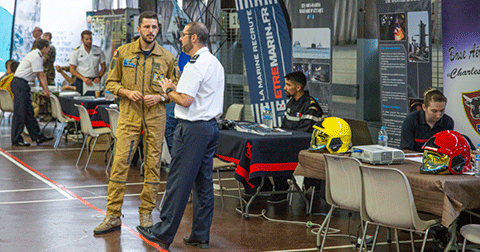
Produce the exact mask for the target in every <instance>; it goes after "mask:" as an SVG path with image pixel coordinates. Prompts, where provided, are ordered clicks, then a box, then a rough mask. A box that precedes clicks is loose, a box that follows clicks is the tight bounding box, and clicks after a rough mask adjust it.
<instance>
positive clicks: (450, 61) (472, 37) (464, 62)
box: [442, 0, 480, 145]
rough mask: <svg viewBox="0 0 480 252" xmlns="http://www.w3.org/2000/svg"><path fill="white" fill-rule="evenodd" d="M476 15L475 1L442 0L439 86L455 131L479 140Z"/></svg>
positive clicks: (479, 47)
mask: <svg viewBox="0 0 480 252" xmlns="http://www.w3.org/2000/svg"><path fill="white" fill-rule="evenodd" d="M479 15H480V9H479V8H478V1H467V0H458V1H453V2H450V1H443V2H442V36H443V85H444V93H445V96H446V97H447V99H448V102H447V107H446V113H447V114H448V115H449V116H451V117H452V118H453V120H454V121H455V131H458V132H460V133H462V134H464V135H467V136H468V137H469V138H470V139H471V140H472V141H473V143H474V144H475V145H476V144H478V143H479V142H480V85H479V83H480V23H479V22H476V21H475V20H476V17H478V16H479Z"/></svg>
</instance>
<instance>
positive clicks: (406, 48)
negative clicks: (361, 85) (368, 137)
mask: <svg viewBox="0 0 480 252" xmlns="http://www.w3.org/2000/svg"><path fill="white" fill-rule="evenodd" d="M430 8H431V7H430V0H418V1H409V0H377V12H378V24H379V29H378V30H379V32H380V34H379V37H378V39H379V57H380V59H379V62H380V87H381V92H380V93H381V106H382V109H381V111H382V124H383V126H385V127H386V128H387V133H388V136H389V139H388V145H389V146H392V147H397V148H398V147H400V135H401V127H402V123H403V121H404V120H405V117H406V116H407V114H408V113H409V99H418V98H422V97H423V92H424V91H425V90H426V89H428V88H430V87H431V86H432V63H431V58H432V56H431V43H430V32H431V31H430V27H431V25H430V20H431V15H430Z"/></svg>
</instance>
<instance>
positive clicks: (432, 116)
mask: <svg viewBox="0 0 480 252" xmlns="http://www.w3.org/2000/svg"><path fill="white" fill-rule="evenodd" d="M423 97H424V98H423V101H424V104H423V105H422V109H421V110H418V111H414V112H412V113H410V114H409V115H407V118H405V121H403V124H402V133H401V142H400V149H403V150H412V151H417V152H422V146H423V144H425V143H426V142H427V141H428V139H430V138H431V137H432V136H433V135H435V134H436V133H438V132H440V131H444V130H453V126H454V122H453V119H452V118H451V117H450V116H448V115H446V114H445V106H446V105H447V98H446V97H445V96H444V95H443V93H442V92H440V91H438V90H435V89H429V90H426V91H425V93H424V94H423Z"/></svg>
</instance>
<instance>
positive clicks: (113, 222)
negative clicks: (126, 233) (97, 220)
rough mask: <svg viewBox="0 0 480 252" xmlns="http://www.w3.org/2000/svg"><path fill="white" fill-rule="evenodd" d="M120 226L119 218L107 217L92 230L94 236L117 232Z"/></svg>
mask: <svg viewBox="0 0 480 252" xmlns="http://www.w3.org/2000/svg"><path fill="white" fill-rule="evenodd" d="M121 226H122V220H120V217H117V216H113V215H107V216H105V219H103V221H102V223H101V224H100V225H98V226H97V227H96V228H95V229H94V230H93V233H94V234H97V235H98V234H106V233H109V232H112V231H115V230H119V229H120V227H121Z"/></svg>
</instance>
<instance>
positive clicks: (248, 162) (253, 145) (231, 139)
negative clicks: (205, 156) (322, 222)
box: [215, 130, 311, 217]
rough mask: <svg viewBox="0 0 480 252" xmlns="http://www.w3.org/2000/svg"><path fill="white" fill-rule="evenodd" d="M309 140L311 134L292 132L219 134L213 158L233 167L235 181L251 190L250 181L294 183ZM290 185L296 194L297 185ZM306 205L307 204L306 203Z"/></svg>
mask: <svg viewBox="0 0 480 252" xmlns="http://www.w3.org/2000/svg"><path fill="white" fill-rule="evenodd" d="M310 139H311V134H310V133H305V132H299V131H292V135H268V136H262V135H256V134H252V133H245V132H238V131H236V130H220V134H219V140H218V145H217V149H216V153H215V155H216V156H217V157H219V158H220V159H222V160H225V161H228V162H233V163H235V164H236V165H237V168H236V171H235V178H236V179H237V180H239V181H240V182H242V183H243V184H244V185H246V186H248V185H250V186H251V187H252V188H253V185H252V184H251V183H250V182H249V181H250V180H251V179H253V178H259V177H260V178H262V179H263V178H265V177H275V176H287V177H291V178H292V179H293V171H294V170H295V168H296V167H297V163H298V153H299V152H300V151H301V150H303V149H307V148H308V147H309V146H310ZM293 184H294V186H296V187H297V188H296V189H297V190H296V191H298V190H300V189H299V188H298V186H297V185H296V183H293ZM258 193H259V190H257V194H258ZM257 194H255V195H254V196H253V197H252V198H250V201H253V199H254V198H255V196H256V195H257ZM302 196H303V194H302ZM303 197H304V196H303ZM304 200H305V201H306V199H304ZM250 203H251V202H249V204H250ZM306 203H307V204H308V201H307V202H306ZM249 204H247V210H246V215H247V217H248V206H249ZM307 208H308V207H307Z"/></svg>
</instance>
